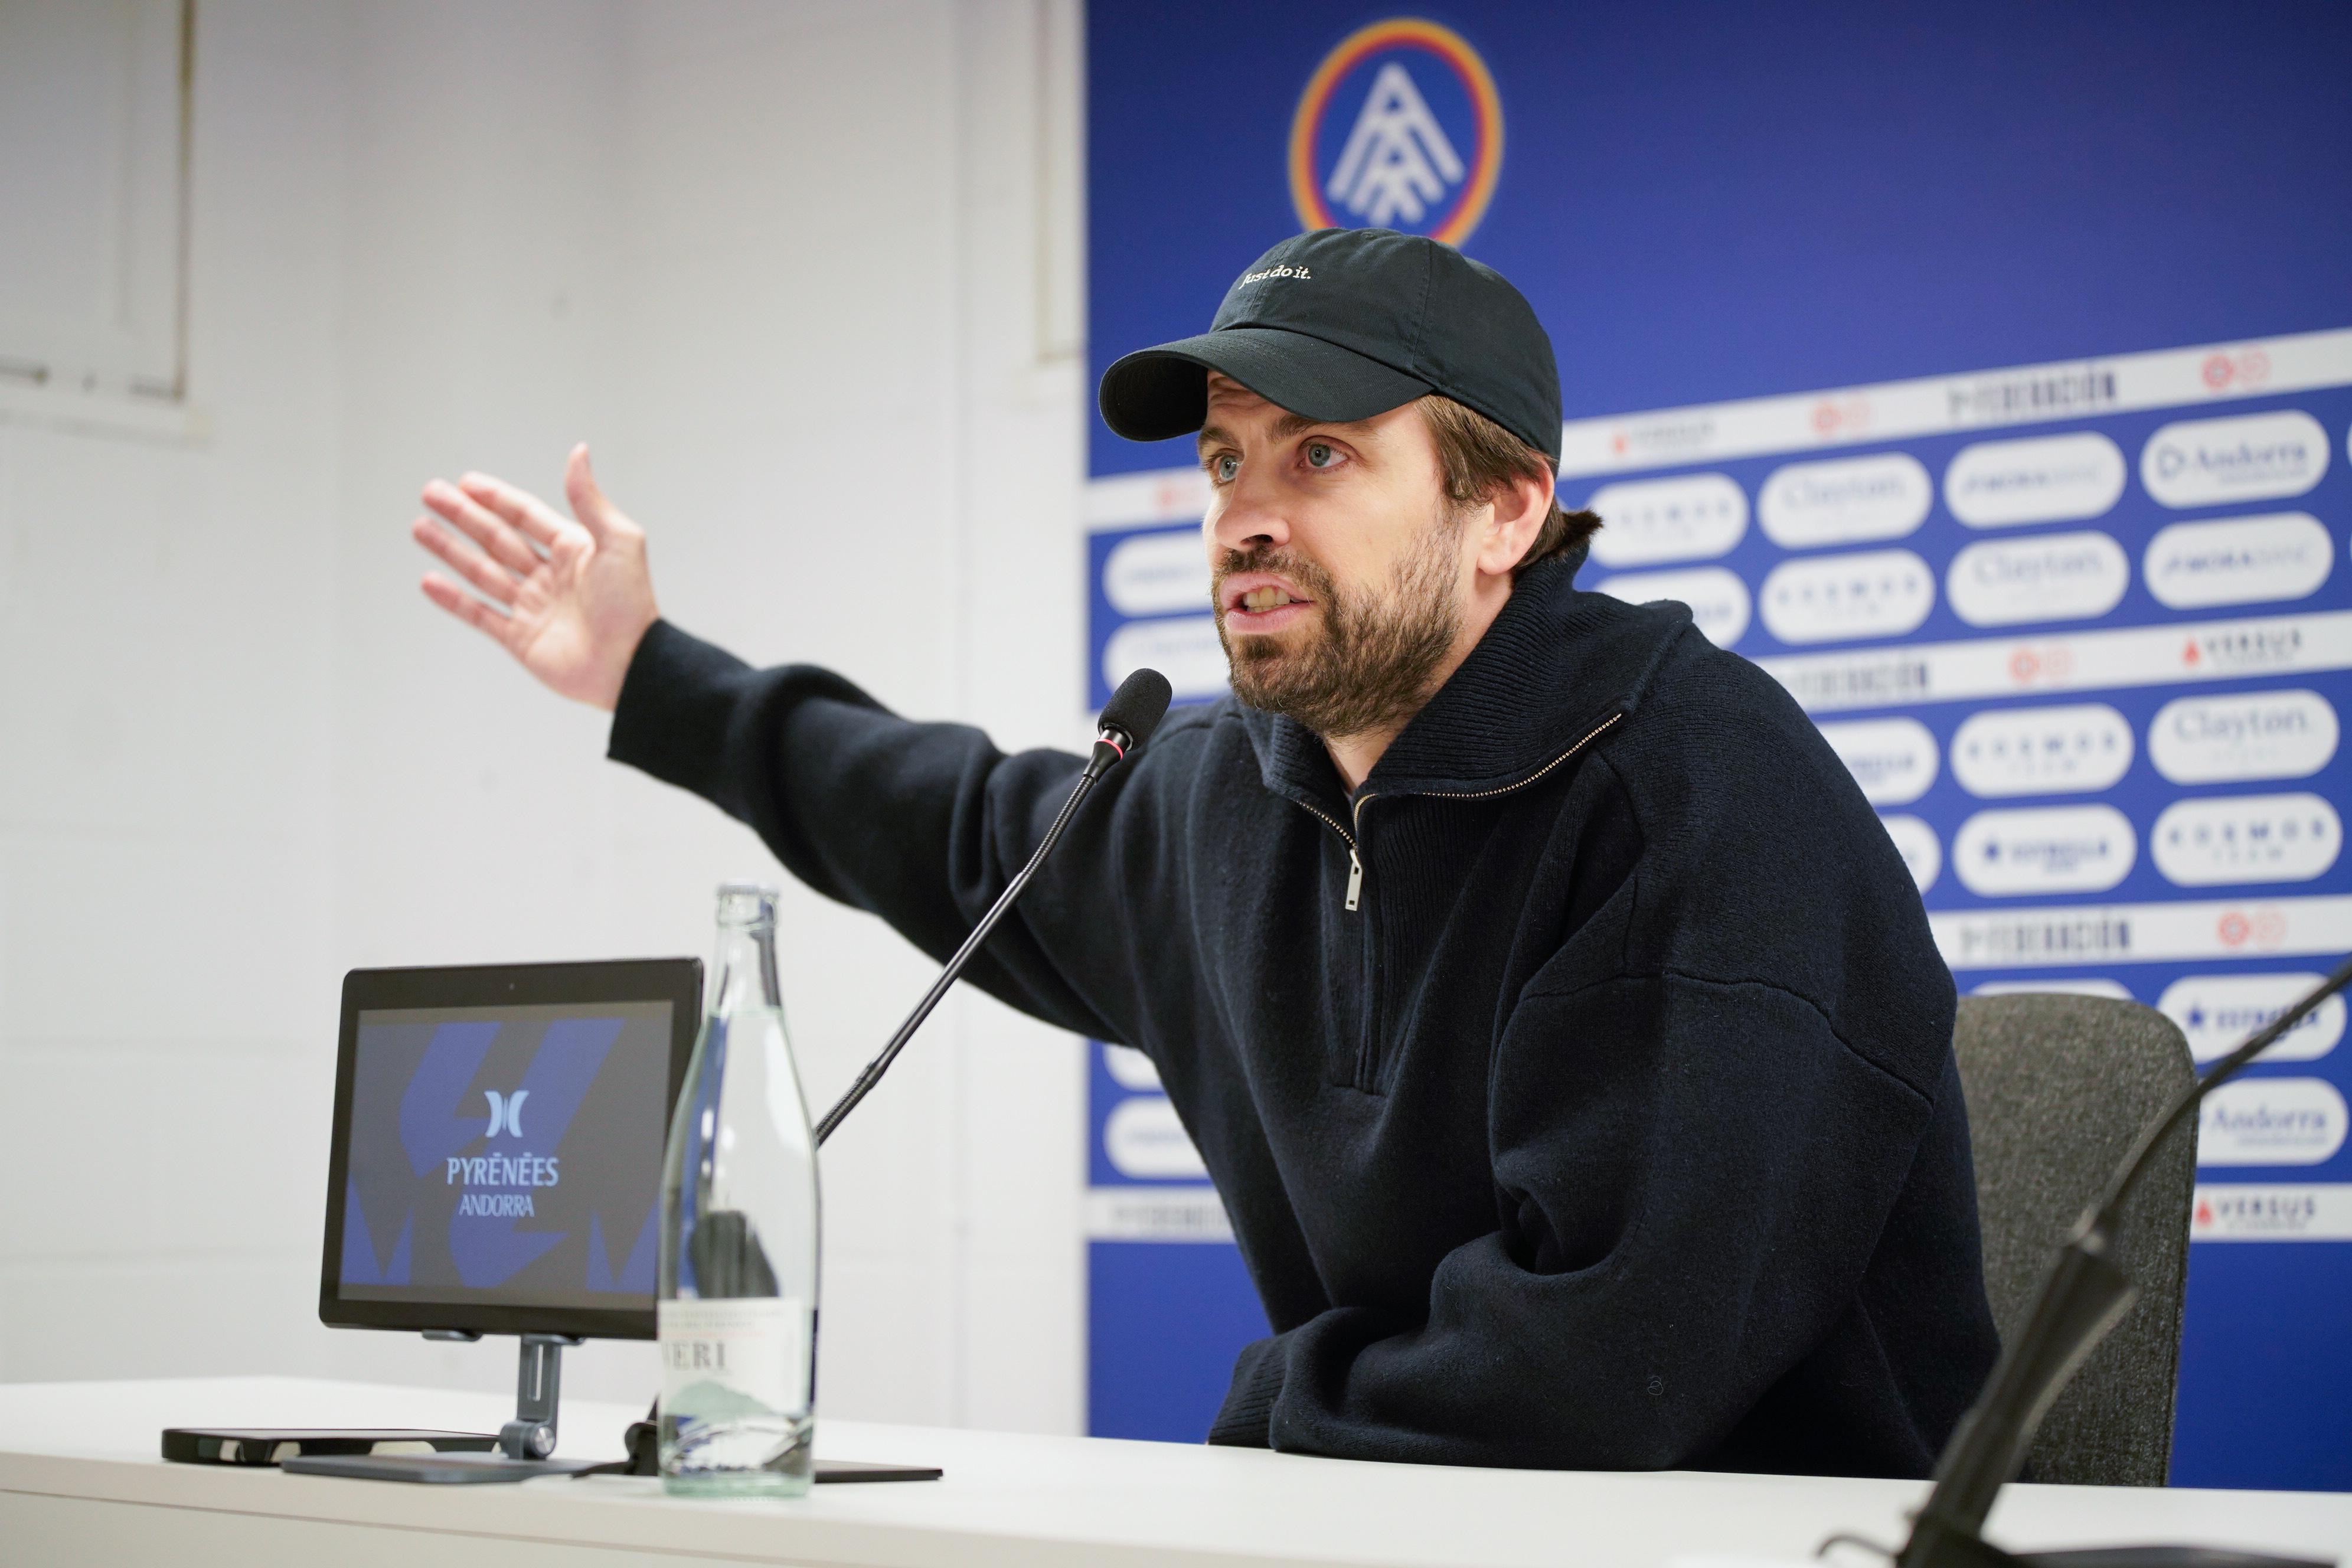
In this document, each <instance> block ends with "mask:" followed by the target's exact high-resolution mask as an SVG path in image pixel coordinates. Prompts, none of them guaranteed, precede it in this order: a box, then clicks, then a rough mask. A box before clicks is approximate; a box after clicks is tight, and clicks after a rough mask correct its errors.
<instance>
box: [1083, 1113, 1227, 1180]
mask: <svg viewBox="0 0 2352 1568" xmlns="http://www.w3.org/2000/svg"><path fill="white" fill-rule="evenodd" d="M1103 1152H1104V1153H1106V1154H1108V1156H1109V1157H1110V1163H1111V1169H1113V1170H1115V1171H1117V1172H1118V1173H1119V1174H1120V1175H1122V1176H1133V1177H1136V1178H1138V1179H1139V1180H1144V1181H1167V1180H1172V1179H1179V1178H1183V1177H1197V1176H1205V1175H1207V1174H1208V1173H1209V1170H1208V1167H1207V1166H1206V1165H1203V1164H1202V1163H1201V1152H1200V1151H1199V1150H1197V1149H1195V1148H1193V1147H1192V1138H1191V1137H1190V1136H1189V1135H1188V1134H1187V1133H1186V1132H1185V1131H1184V1124H1183V1122H1182V1121H1179V1120H1178V1119H1177V1116H1176V1107H1175V1106H1174V1105H1173V1104H1171V1102H1170V1101H1169V1100H1167V1099H1165V1098H1164V1097H1162V1096H1160V1095H1138V1096H1136V1097H1135V1098H1133V1099H1131V1100H1120V1101H1119V1102H1118V1104H1117V1105H1116V1106H1114V1107H1112V1108H1111V1113H1110V1115H1109V1116H1108V1118H1106V1119H1105V1121H1104V1122H1103Z"/></svg>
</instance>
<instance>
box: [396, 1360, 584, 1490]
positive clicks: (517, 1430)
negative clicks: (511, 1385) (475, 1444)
mask: <svg viewBox="0 0 2352 1568" xmlns="http://www.w3.org/2000/svg"><path fill="white" fill-rule="evenodd" d="M481 1337H482V1336H481V1335H480V1334H478V1333H477V1332H475V1331H473V1330H471V1329H427V1330H425V1338H426V1339H428V1340H446V1341H453V1342H457V1343H459V1344H472V1343H473V1342H475V1341H477V1340H479V1339H480V1338H481ZM579 1342H580V1341H579V1339H578V1338H577V1337H576V1336H574V1335H571V1334H525V1335H523V1336H522V1345H521V1349H520V1353H519V1354H518V1356H517V1358H516V1362H515V1418H514V1419H513V1420H511V1421H509V1422H508V1423H507V1424H506V1425H505V1426H501V1427H499V1452H500V1453H502V1454H504V1455H505V1456H506V1457H507V1458H509V1459H544V1458H547V1457H548V1456H549V1455H550V1454H552V1453H553V1452H555V1417H556V1408H557V1405H559V1404H560V1403H561V1401H562V1395H563V1348H564V1347H565V1346H566V1345H576V1344H578V1343H579Z"/></svg>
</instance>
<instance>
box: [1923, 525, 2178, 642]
mask: <svg viewBox="0 0 2352 1568" xmlns="http://www.w3.org/2000/svg"><path fill="white" fill-rule="evenodd" d="M2130 585H2131V563H2130V562H2129V561H2127V560H2126V559H2125V556H2124V547H2123V546H2122V545H2120V544H2117V543H2116V542H2115V541H2114V540H2112V539H2110V538H2108V537H2107V536H2106V535H2105V534H2104V533H2044V534H2041V535H2038V536H2036V537H2034V538H2032V539H2000V540H1986V541H1985V542H1982V543H1979V544H1971V545H1969V547H1968V548H1967V549H1965V550H1963V551H1961V552H1959V553H1958V555H1956V556H1954V557H1953V558H1952V569H1951V572H1950V574H1949V575H1948V577H1947V578H1946V579H1945V585H1944V591H1945V594H1946V595H1947V596H1948V598H1949V599H1950V600H1951V604H1952V613H1953V614H1954V615H1956V616H1959V617H1960V619H1962V620H1964V621H1966V622H1968V623H1969V625H1970V626H2016V625H2017V624H2019V623H2020V622H2023V621H2080V620H2087V619H2089V618H2090V617H2092V616H2104V615H2105V614H2106V613H2107V612H2108V611H2109V610H2112V609H2114V608H2115V607H2116V605H2117V604H2119V603H2120V602H2122V599H2123V596H2124V590H2125V589H2126V588H2127V587H2129V586H2130Z"/></svg>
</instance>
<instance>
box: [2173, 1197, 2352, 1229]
mask: <svg viewBox="0 0 2352 1568" xmlns="http://www.w3.org/2000/svg"><path fill="white" fill-rule="evenodd" d="M2189 1240H2191V1241H2352V1184H2347V1183H2340V1182H2336V1183H2328V1182H2322V1183H2305V1184H2294V1185H2282V1184H2273V1183H2268V1182H2262V1183H2255V1182H2243V1183H2241V1182H2229V1183H2212V1184H2207V1183H2202V1182H2200V1183H2199V1184H2198V1186H2197V1193H2196V1196H2195V1197H2194V1198H2193V1199H2192V1200H2191V1202H2190V1204H2189Z"/></svg>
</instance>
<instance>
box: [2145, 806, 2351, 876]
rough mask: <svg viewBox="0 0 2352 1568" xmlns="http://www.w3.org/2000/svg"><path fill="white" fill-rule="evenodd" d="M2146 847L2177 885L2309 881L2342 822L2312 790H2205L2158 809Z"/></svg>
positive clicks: (2338, 844) (2331, 854)
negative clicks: (2242, 792) (2259, 792)
mask: <svg viewBox="0 0 2352 1568" xmlns="http://www.w3.org/2000/svg"><path fill="white" fill-rule="evenodd" d="M2148 847H2149V848H2150V849H2151V850H2152V851H2153V852H2154V854H2155V856H2156V868H2157V869H2158V870H2159V871H2161V872H2163V873H2164V874H2165V876H2166V878H2167V879H2169V880H2170V881H2172V882H2175V883H2177V884H2179V886H2181V887H2184V888H2213V887H2222V886H2227V885H2231V884H2234V883H2239V882H2308V881H2310V880H2311V879H2313V878H2314V877H2316V876H2319V875H2320V874H2322V873H2323V872H2325V871H2326V869H2327V868H2329V867H2330V866H2333V865H2335V864H2336V855H2337V853H2338V852H2339V851H2340V850H2341V849H2342V848H2343V847H2344V824H2343V822H2342V821H2341V820H2340V819H2339V818H2338V817H2337V816H2336V808H2335V807H2334V806H2332V805H2328V804H2327V802H2326V799H2325V798H2323V797H2321V796H2319V795H2308V794H2300V793H2299V794H2295V795H2208V796H2206V797H2204V798H2202V799H2200V800H2181V801H2175V802H2173V804H2172V805H2168V806H2167V807H2165V808H2164V815H2163V816H2159V817H2158V818H2157V819H2156V826H2155V828H2154V829H2153V830H2152V831H2151V832H2150V833H2149V835H2148Z"/></svg>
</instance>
